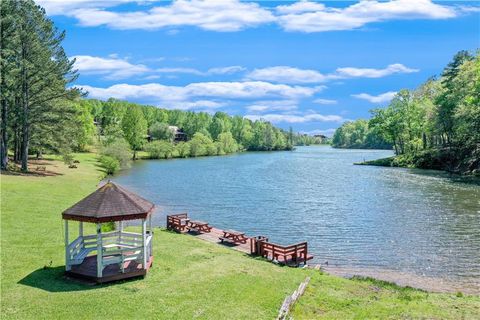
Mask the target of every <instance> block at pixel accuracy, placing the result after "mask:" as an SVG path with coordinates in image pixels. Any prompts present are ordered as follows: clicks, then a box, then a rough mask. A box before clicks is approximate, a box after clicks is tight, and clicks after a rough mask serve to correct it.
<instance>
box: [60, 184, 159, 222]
mask: <svg viewBox="0 0 480 320" xmlns="http://www.w3.org/2000/svg"><path fill="white" fill-rule="evenodd" d="M154 207H155V205H154V204H153V203H151V202H150V201H147V200H145V199H143V198H142V197H140V196H139V195H136V194H135V193H133V192H131V191H128V190H126V189H124V188H122V187H120V186H119V185H117V184H115V183H113V182H110V181H109V182H108V183H106V184H105V185H104V186H102V187H100V188H98V189H97V190H96V191H95V192H93V193H91V194H90V195H88V196H87V197H85V198H84V199H83V200H80V201H79V202H77V203H76V204H74V205H73V206H71V207H70V208H68V209H67V210H65V211H64V212H63V213H62V217H63V219H66V220H77V221H84V222H95V223H101V222H110V221H122V220H135V219H145V218H147V217H148V215H149V214H150V213H151V212H152V211H153V208H154Z"/></svg>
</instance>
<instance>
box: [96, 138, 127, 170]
mask: <svg viewBox="0 0 480 320" xmlns="http://www.w3.org/2000/svg"><path fill="white" fill-rule="evenodd" d="M100 154H101V155H102V156H108V157H111V158H114V159H116V160H117V161H118V163H119V165H120V168H121V169H125V168H128V167H129V166H130V159H131V151H130V145H129V144H128V142H127V141H125V139H123V138H117V139H115V140H113V141H112V142H111V143H110V144H107V145H105V146H104V147H103V148H102V150H101V152H100Z"/></svg>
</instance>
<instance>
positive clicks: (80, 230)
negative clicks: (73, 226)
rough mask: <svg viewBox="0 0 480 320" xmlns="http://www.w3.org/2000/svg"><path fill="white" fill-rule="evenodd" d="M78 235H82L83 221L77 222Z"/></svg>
mask: <svg viewBox="0 0 480 320" xmlns="http://www.w3.org/2000/svg"><path fill="white" fill-rule="evenodd" d="M78 236H79V237H83V221H80V222H79V223H78Z"/></svg>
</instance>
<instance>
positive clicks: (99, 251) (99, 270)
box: [97, 223, 103, 278]
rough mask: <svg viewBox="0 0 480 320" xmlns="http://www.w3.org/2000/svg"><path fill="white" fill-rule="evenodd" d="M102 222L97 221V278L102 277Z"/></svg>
mask: <svg viewBox="0 0 480 320" xmlns="http://www.w3.org/2000/svg"><path fill="white" fill-rule="evenodd" d="M102 251H103V250H102V224H101V223H97V278H101V277H102V270H103V257H102V254H103V252H102Z"/></svg>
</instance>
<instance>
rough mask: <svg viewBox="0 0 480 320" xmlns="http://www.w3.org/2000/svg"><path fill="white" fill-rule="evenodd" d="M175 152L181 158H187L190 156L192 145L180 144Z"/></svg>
mask: <svg viewBox="0 0 480 320" xmlns="http://www.w3.org/2000/svg"><path fill="white" fill-rule="evenodd" d="M175 151H176V153H177V154H178V156H179V157H181V158H187V157H189V156H190V144H189V143H188V142H183V141H182V142H179V143H178V144H177V145H176V146H175Z"/></svg>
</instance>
